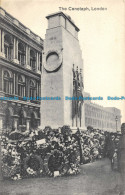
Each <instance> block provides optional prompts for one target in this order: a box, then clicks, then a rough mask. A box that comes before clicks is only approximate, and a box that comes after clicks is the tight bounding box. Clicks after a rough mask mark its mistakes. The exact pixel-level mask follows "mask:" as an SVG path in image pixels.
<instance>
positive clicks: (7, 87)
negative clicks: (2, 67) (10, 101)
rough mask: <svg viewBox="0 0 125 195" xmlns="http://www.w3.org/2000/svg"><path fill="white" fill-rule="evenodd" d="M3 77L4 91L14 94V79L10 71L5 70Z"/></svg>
mask: <svg viewBox="0 0 125 195" xmlns="http://www.w3.org/2000/svg"><path fill="white" fill-rule="evenodd" d="M3 79H4V92H5V93H7V94H12V93H13V79H12V78H11V76H10V73H9V72H8V71H4V75H3Z"/></svg>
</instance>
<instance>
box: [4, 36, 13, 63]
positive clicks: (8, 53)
mask: <svg viewBox="0 0 125 195" xmlns="http://www.w3.org/2000/svg"><path fill="white" fill-rule="evenodd" d="M12 49H13V43H12V39H11V35H9V34H5V36H4V53H5V57H6V58H7V59H9V60H11V59H12Z"/></svg>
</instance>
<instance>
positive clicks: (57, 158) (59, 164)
mask: <svg viewBox="0 0 125 195" xmlns="http://www.w3.org/2000/svg"><path fill="white" fill-rule="evenodd" d="M64 164H65V162H64V157H63V153H62V152H61V151H59V150H53V151H51V153H48V154H47V155H46V156H45V159H44V170H45V173H46V174H47V175H49V176H54V172H55V171H59V175H60V174H62V173H63V172H64V173H65V172H66V171H67V168H66V167H65V166H64ZM64 167H65V168H64Z"/></svg>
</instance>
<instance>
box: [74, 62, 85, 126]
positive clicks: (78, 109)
mask: <svg viewBox="0 0 125 195" xmlns="http://www.w3.org/2000/svg"><path fill="white" fill-rule="evenodd" d="M82 91H83V78H82V70H81V69H80V72H79V71H78V67H77V68H76V70H75V69H74V65H73V97H77V100H72V120H73V119H74V118H76V126H77V120H78V118H79V119H80V126H81V116H82V104H83V93H82ZM79 97H81V98H80V99H79Z"/></svg>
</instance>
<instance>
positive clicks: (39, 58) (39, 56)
mask: <svg viewBox="0 0 125 195" xmlns="http://www.w3.org/2000/svg"><path fill="white" fill-rule="evenodd" d="M38 70H39V71H40V53H39V64H38ZM40 73H41V72H40Z"/></svg>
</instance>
